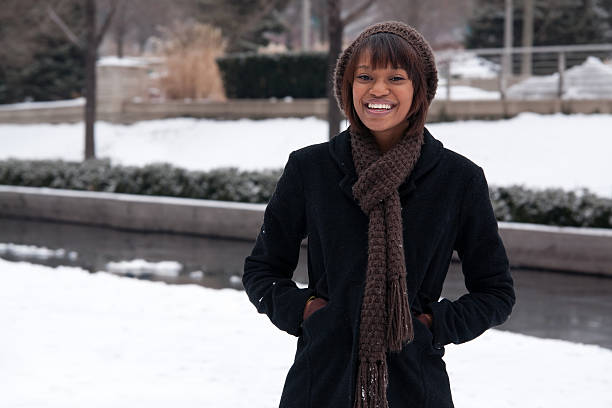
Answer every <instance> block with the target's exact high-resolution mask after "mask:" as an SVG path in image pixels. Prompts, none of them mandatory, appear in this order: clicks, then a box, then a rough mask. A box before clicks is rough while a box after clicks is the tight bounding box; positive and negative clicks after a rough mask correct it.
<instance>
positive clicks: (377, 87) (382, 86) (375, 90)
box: [370, 79, 389, 96]
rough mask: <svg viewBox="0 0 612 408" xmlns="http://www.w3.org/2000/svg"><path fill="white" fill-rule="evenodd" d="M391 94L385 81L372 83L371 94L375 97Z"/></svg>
mask: <svg viewBox="0 0 612 408" xmlns="http://www.w3.org/2000/svg"><path fill="white" fill-rule="evenodd" d="M388 92H389V88H388V87H387V84H386V83H385V81H384V80H383V79H377V80H376V81H374V82H373V83H372V87H371V88H370V94H372V95H373V96H380V95H386V94H387V93H388Z"/></svg>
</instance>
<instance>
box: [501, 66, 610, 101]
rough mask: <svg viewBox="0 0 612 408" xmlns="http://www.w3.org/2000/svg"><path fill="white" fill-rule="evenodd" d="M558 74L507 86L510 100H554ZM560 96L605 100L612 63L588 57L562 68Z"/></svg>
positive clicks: (531, 78)
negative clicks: (561, 94)
mask: <svg viewBox="0 0 612 408" xmlns="http://www.w3.org/2000/svg"><path fill="white" fill-rule="evenodd" d="M558 92H559V74H558V73H555V74H552V75H547V76H535V77H530V78H528V79H526V80H524V81H521V82H519V83H517V84H515V85H513V86H511V87H509V88H508V91H507V93H508V98H510V99H555V98H557V95H558ZM563 92H564V93H563V98H564V99H608V98H610V95H612V66H610V65H607V64H604V63H603V62H602V61H601V60H600V59H599V58H596V57H588V58H587V59H586V60H585V61H584V62H583V63H582V64H580V65H576V66H574V67H572V68H569V69H567V70H566V71H565V73H564V77H563Z"/></svg>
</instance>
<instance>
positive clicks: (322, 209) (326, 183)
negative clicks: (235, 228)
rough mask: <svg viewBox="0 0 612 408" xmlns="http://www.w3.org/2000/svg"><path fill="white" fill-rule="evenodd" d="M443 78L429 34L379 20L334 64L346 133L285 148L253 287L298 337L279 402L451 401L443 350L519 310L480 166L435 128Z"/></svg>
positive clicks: (377, 406) (256, 252)
mask: <svg viewBox="0 0 612 408" xmlns="http://www.w3.org/2000/svg"><path fill="white" fill-rule="evenodd" d="M437 82H438V76H437V71H436V65H435V62H434V57H433V52H432V50H431V48H430V47H429V44H427V42H426V41H425V39H424V38H423V37H422V36H421V34H419V33H418V32H417V31H416V30H414V29H413V28H412V27H409V26H407V25H405V24H403V23H399V22H385V23H380V24H375V25H373V26H371V27H369V28H367V29H366V30H365V31H364V32H362V33H361V34H360V35H359V36H358V37H357V39H356V40H355V41H354V42H353V43H352V44H351V45H350V46H349V47H348V48H347V49H346V50H345V51H344V52H343V53H342V55H341V56H340V58H339V59H338V63H337V65H336V72H335V89H334V91H335V94H336V98H337V100H338V104H339V106H340V108H341V109H342V110H343V111H344V113H345V115H346V116H347V118H348V120H349V122H350V126H349V128H348V129H347V130H346V131H344V132H342V133H340V134H339V135H337V136H336V137H334V138H333V139H332V140H330V141H329V142H326V143H321V144H318V145H313V146H308V147H306V148H303V149H300V150H297V151H295V152H293V153H291V155H290V156H289V161H288V162H287V165H286V166H285V169H284V171H283V175H282V176H281V178H280V180H279V181H278V184H277V186H276V190H275V192H274V194H273V196H272V198H271V199H270V202H269V203H268V206H267V207H266V211H265V214H264V223H263V226H262V228H261V231H260V233H259V235H258V237H257V241H256V243H255V247H254V248H253V251H252V252H251V255H250V256H248V257H247V258H246V261H245V268H244V275H243V280H242V281H243V284H244V287H245V290H246V292H247V294H248V296H249V299H250V300H251V302H252V303H253V304H254V305H255V307H256V308H257V310H258V311H259V312H260V313H266V314H267V315H268V317H269V318H270V320H271V321H272V322H273V323H274V324H275V325H276V326H277V327H278V328H280V329H282V330H285V331H286V332H288V333H290V334H292V335H295V336H298V341H297V351H296V354H295V361H294V363H293V366H292V367H291V369H290V370H289V373H288V374H287V379H286V381H285V386H284V389H283V394H282V396H281V400H280V406H281V407H282V408H290V407H291V408H308V407H316V408H351V407H353V408H399V407H427V408H451V407H453V401H452V396H451V390H450V384H449V379H448V374H447V372H446V366H445V363H444V361H443V359H442V357H443V356H444V346H445V345H446V344H449V343H463V342H466V341H469V340H472V339H473V338H475V337H477V336H479V335H480V334H482V333H483V332H484V331H485V330H487V329H488V328H490V327H492V326H495V325H498V324H501V323H503V322H504V321H505V320H506V318H507V317H508V315H509V314H510V312H511V310H512V307H513V305H514V301H515V296H514V289H513V281H512V277H511V276H510V271H509V269H508V259H507V257H506V253H505V249H504V246H503V244H502V241H501V238H500V236H499V234H498V231H497V222H496V220H495V217H494V215H493V209H492V207H491V202H490V200H489V192H488V186H487V182H486V179H485V177H484V174H483V171H482V169H481V168H480V167H478V166H477V165H476V164H474V163H472V162H471V161H470V160H468V159H466V158H465V157H463V156H461V155H459V154H457V153H455V152H453V151H451V150H448V149H445V148H444V147H443V146H442V143H440V142H439V141H438V140H436V139H435V138H434V137H433V136H432V135H431V134H430V133H429V132H428V130H427V129H426V128H425V117H426V116H427V110H428V108H429V104H430V103H431V101H432V100H433V97H434V95H435V93H436V87H437ZM305 237H308V287H307V288H300V287H298V286H297V285H296V283H295V282H294V281H293V280H292V277H293V273H294V270H295V267H296V265H297V262H298V255H299V251H300V244H301V242H302V240H303V239H304V238H305ZM453 250H456V251H457V253H458V255H459V257H460V258H461V261H462V271H463V274H464V278H465V283H466V288H467V290H468V293H466V294H464V295H463V296H461V297H460V298H459V299H457V300H454V301H451V300H449V299H440V294H441V291H442V285H443V283H444V280H445V278H446V274H447V271H448V268H449V264H450V261H451V255H452V253H453Z"/></svg>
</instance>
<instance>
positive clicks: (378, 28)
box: [334, 21, 438, 111]
mask: <svg viewBox="0 0 612 408" xmlns="http://www.w3.org/2000/svg"><path fill="white" fill-rule="evenodd" d="M377 33H391V34H395V35H397V36H399V37H402V38H403V39H404V40H406V41H408V43H409V44H410V45H412V47H414V49H415V51H416V52H417V54H418V55H420V56H421V58H422V59H423V67H424V71H425V83H426V85H427V101H428V102H429V103H430V104H431V101H432V100H433V98H434V96H435V95H436V88H437V87H438V70H437V69H436V62H435V59H434V55H433V51H432V49H431V46H430V45H429V43H428V42H427V41H426V40H425V38H423V36H422V35H421V33H419V32H418V31H417V30H415V29H414V28H412V27H410V26H409V25H407V24H404V23H402V22H399V21H385V22H382V23H377V24H374V25H371V26H369V27H368V28H366V29H365V30H364V31H363V32H362V33H361V34H359V37H357V38H356V39H355V41H353V42H352V43H351V45H349V46H348V47H347V48H346V49H345V50H344V52H343V53H342V54H341V55H340V57H339V58H338V61H337V62H336V69H335V71H334V94H335V95H336V101H337V102H338V107H339V108H340V110H341V111H344V109H343V106H342V79H343V77H344V71H345V69H346V66H347V64H348V62H349V60H350V59H351V56H352V55H353V52H354V50H355V48H356V47H357V46H358V45H359V44H360V43H361V42H362V41H363V40H364V39H365V38H367V37H369V36H371V35H373V34H377Z"/></svg>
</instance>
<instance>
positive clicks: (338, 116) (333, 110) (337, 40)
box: [326, 0, 344, 139]
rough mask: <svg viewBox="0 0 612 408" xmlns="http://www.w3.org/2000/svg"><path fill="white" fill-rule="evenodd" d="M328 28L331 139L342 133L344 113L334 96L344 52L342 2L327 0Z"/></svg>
mask: <svg viewBox="0 0 612 408" xmlns="http://www.w3.org/2000/svg"><path fill="white" fill-rule="evenodd" d="M327 28H328V31H327V33H328V38H329V54H328V57H327V66H328V68H327V87H326V88H327V101H328V108H327V121H328V123H329V138H330V139H331V138H332V137H334V136H335V135H337V134H338V133H339V132H340V121H341V120H342V113H341V112H340V109H338V104H337V103H336V98H335V96H334V68H335V67H336V60H337V59H338V55H340V52H342V32H343V31H344V26H343V24H342V19H341V18H340V0H327Z"/></svg>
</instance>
